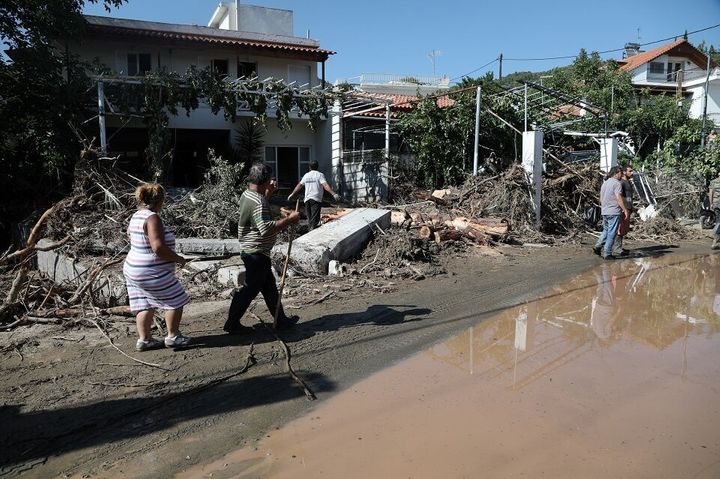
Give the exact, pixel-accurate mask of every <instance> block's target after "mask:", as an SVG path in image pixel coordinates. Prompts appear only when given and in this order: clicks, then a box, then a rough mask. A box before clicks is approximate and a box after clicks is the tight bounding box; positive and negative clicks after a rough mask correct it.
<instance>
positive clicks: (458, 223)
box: [445, 216, 509, 236]
mask: <svg viewBox="0 0 720 479" xmlns="http://www.w3.org/2000/svg"><path fill="white" fill-rule="evenodd" d="M445 224H446V225H447V226H450V227H453V228H455V229H456V230H458V231H461V232H463V233H466V232H468V231H478V232H481V233H483V234H488V235H491V236H502V235H505V234H507V232H508V228H509V227H508V224H507V222H504V221H503V220H496V219H486V218H478V219H472V220H469V219H467V218H464V217H461V216H460V217H457V218H455V219H452V220H447V221H445Z"/></svg>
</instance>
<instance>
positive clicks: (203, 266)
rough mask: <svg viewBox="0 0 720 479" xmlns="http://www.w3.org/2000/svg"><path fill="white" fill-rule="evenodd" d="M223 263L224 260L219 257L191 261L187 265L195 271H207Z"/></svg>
mask: <svg viewBox="0 0 720 479" xmlns="http://www.w3.org/2000/svg"><path fill="white" fill-rule="evenodd" d="M221 264H222V261H221V260H219V259H216V260H210V261H202V260H197V261H191V262H189V263H188V264H187V265H188V267H189V268H191V269H193V270H195V271H207V270H212V269H215V268H217V267H218V266H219V265H221Z"/></svg>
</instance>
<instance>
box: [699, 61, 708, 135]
mask: <svg viewBox="0 0 720 479" xmlns="http://www.w3.org/2000/svg"><path fill="white" fill-rule="evenodd" d="M709 82H710V51H709V50H708V55H707V75H705V94H704V95H703V97H704V98H705V99H704V100H703V119H702V129H701V130H700V134H701V135H702V136H701V137H700V148H705V119H706V118H707V103H708V102H707V97H708V84H709Z"/></svg>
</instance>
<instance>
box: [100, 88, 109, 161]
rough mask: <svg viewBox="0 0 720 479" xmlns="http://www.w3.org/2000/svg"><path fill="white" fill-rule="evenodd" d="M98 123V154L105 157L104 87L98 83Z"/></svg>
mask: <svg viewBox="0 0 720 479" xmlns="http://www.w3.org/2000/svg"><path fill="white" fill-rule="evenodd" d="M98 123H99V124H100V152H101V153H102V154H103V155H107V134H106V132H105V85H104V84H103V81H102V80H99V81H98Z"/></svg>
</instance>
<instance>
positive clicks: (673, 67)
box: [667, 62, 682, 81]
mask: <svg viewBox="0 0 720 479" xmlns="http://www.w3.org/2000/svg"><path fill="white" fill-rule="evenodd" d="M680 70H682V63H680V62H677V63H675V62H668V64H667V79H668V81H676V80H677V72H678V71H680Z"/></svg>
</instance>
